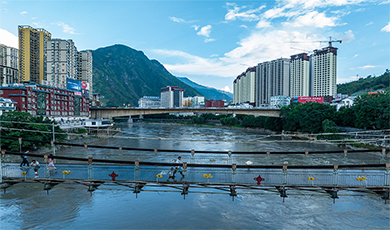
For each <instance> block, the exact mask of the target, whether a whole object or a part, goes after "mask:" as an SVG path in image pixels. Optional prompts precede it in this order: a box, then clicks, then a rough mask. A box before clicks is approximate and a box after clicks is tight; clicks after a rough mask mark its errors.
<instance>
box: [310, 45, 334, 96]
mask: <svg viewBox="0 0 390 230" xmlns="http://www.w3.org/2000/svg"><path fill="white" fill-rule="evenodd" d="M312 59H313V64H312V77H313V95H312V96H315V97H322V96H334V95H336V93H337V48H336V47H332V46H328V47H326V48H323V49H321V50H314V54H313V55H312Z"/></svg>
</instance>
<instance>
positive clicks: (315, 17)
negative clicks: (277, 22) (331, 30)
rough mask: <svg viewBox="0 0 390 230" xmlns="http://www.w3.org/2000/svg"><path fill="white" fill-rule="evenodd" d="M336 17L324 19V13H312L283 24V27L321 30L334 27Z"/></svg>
mask: <svg viewBox="0 0 390 230" xmlns="http://www.w3.org/2000/svg"><path fill="white" fill-rule="evenodd" d="M336 20H337V18H336V17H326V15H325V13H319V12H318V11H312V12H309V13H307V14H305V15H302V16H299V17H297V18H296V19H295V20H294V21H293V22H285V23H283V24H284V25H285V26H287V27H288V26H292V27H317V28H323V27H325V26H336V23H335V21H336Z"/></svg>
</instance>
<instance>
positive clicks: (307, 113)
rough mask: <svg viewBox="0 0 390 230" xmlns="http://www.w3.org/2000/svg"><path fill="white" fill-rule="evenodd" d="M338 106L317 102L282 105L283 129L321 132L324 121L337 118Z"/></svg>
mask: <svg viewBox="0 0 390 230" xmlns="http://www.w3.org/2000/svg"><path fill="white" fill-rule="evenodd" d="M335 112H336V108H335V107H333V106H330V105H327V104H321V103H316V102H306V103H304V104H301V103H291V104H290V105H289V106H286V107H282V109H281V111H280V114H281V117H282V119H283V129H284V130H288V131H300V132H308V133H319V132H321V131H322V121H324V120H325V119H330V120H332V121H333V120H335Z"/></svg>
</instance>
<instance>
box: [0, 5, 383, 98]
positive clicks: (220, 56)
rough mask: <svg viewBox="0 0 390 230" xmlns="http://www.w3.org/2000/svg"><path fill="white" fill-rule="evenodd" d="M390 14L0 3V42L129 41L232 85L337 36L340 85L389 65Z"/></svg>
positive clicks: (376, 9) (179, 72)
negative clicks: (39, 38)
mask: <svg viewBox="0 0 390 230" xmlns="http://www.w3.org/2000/svg"><path fill="white" fill-rule="evenodd" d="M389 11H390V0H367V1H366V0H310V1H304V0H277V1H207V0H205V1H203V0H199V1H191V0H188V1H186V0H182V1H164V0H155V1H147V0H146V1H145V0H140V1H131V0H121V1H89V0H78V1H70V0H68V1H61V0H59V1H48V0H46V1H45V0H42V1H17V0H15V1H10V0H0V43H3V44H6V45H10V46H17V27H18V25H30V26H32V27H36V28H45V29H46V30H48V31H49V32H50V33H51V34H52V37H53V38H63V39H73V41H74V42H75V44H76V46H77V48H78V49H79V50H85V49H97V48H99V47H105V46H109V45H113V44H125V45H128V46H130V47H132V48H134V49H137V50H142V51H143V52H144V53H145V54H146V55H147V56H148V57H149V58H150V59H157V60H158V61H160V62H161V63H162V64H163V65H164V66H165V67H166V68H167V69H168V70H169V71H170V72H171V73H172V74H173V75H175V76H181V77H188V78H190V79H191V80H193V81H195V82H197V83H200V84H202V85H206V86H212V87H215V88H218V89H223V88H225V89H227V88H229V89H230V90H231V89H232V82H233V80H234V78H235V77H236V76H237V75H239V74H240V73H242V72H243V71H245V70H246V68H248V67H250V66H254V65H256V64H257V63H260V62H263V61H270V60H273V59H276V58H280V57H284V58H288V57H290V55H293V54H297V53H300V52H302V51H301V50H299V49H302V50H308V51H311V50H313V49H319V48H322V47H325V46H327V43H320V42H311V41H327V40H329V37H330V36H331V37H332V38H333V39H336V40H337V39H341V40H342V41H343V42H342V43H341V44H339V43H337V44H334V46H336V47H338V48H339V49H338V83H342V82H349V81H352V80H356V78H357V76H362V77H366V76H368V75H376V76H378V75H380V74H382V73H384V71H385V70H386V69H390V47H389V44H390V18H389V17H390V12H389ZM291 41H296V42H297V43H289V42H291ZM291 47H293V48H294V49H292V48H291Z"/></svg>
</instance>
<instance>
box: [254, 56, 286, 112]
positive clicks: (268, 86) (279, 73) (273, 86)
mask: <svg viewBox="0 0 390 230" xmlns="http://www.w3.org/2000/svg"><path fill="white" fill-rule="evenodd" d="M255 81H256V89H255V92H256V94H255V102H256V106H257V107H260V106H264V105H269V104H270V102H271V96H278V95H283V96H290V59H288V58H279V59H276V60H272V61H269V62H263V63H259V64H258V65H257V67H256V80H255Z"/></svg>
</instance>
